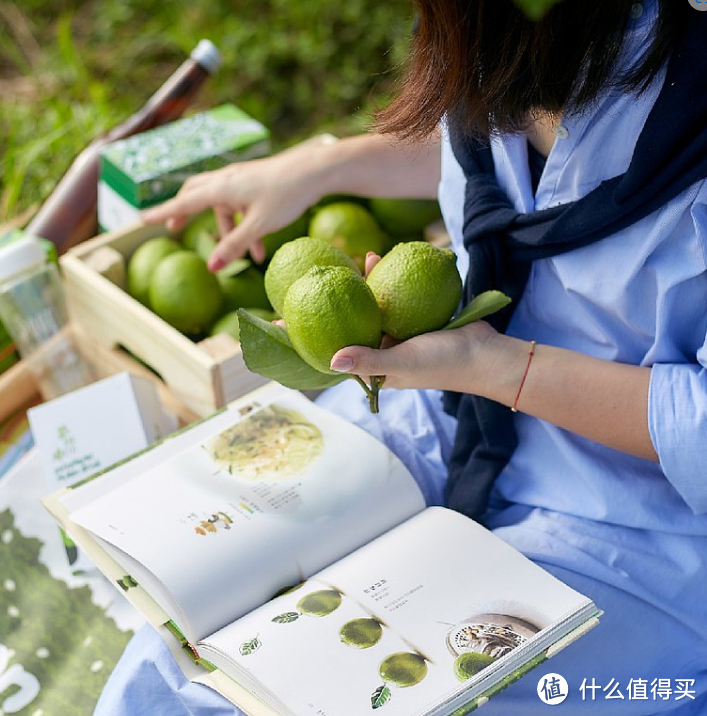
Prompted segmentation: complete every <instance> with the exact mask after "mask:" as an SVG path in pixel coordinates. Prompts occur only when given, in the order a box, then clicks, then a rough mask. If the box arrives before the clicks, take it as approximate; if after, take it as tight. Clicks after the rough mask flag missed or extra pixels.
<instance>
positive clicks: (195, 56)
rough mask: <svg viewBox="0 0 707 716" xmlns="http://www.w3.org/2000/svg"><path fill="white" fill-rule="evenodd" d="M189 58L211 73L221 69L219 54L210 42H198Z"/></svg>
mask: <svg viewBox="0 0 707 716" xmlns="http://www.w3.org/2000/svg"><path fill="white" fill-rule="evenodd" d="M190 57H191V58H192V60H196V61H197V62H198V63H199V64H200V65H201V66H202V67H203V68H204V69H206V70H208V71H209V72H212V73H213V72H216V70H217V69H218V68H219V67H221V53H220V52H219V50H218V47H216V45H214V43H213V42H211V40H200V41H199V44H198V45H197V46H196V47H195V48H194V49H193V50H192V53H191V55H190Z"/></svg>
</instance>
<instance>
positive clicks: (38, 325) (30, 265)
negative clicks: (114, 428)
mask: <svg viewBox="0 0 707 716" xmlns="http://www.w3.org/2000/svg"><path fill="white" fill-rule="evenodd" d="M0 320H1V321H2V323H4V324H5V328H6V329H7V332H8V333H9V334H10V336H11V337H12V338H13V340H14V341H15V345H16V346H17V350H18V351H19V353H20V356H21V357H22V358H23V359H24V361H25V363H26V364H27V367H28V368H29V370H30V371H31V372H32V373H33V374H34V376H35V378H36V381H37V386H38V387H39V390H40V392H41V393H42V396H43V397H44V399H45V400H51V399H53V398H56V397H58V396H60V395H63V394H64V393H68V392H70V391H72V390H76V389H77V388H81V387H82V386H84V385H88V384H89V383H92V382H93V381H94V380H95V379H96V378H97V375H96V372H95V370H94V368H93V366H91V365H90V363H88V362H87V361H86V359H85V358H84V357H83V356H82V355H81V352H80V351H79V349H78V346H77V345H76V342H75V340H74V337H73V334H72V332H71V329H70V327H69V323H68V313H67V309H66V301H65V299H64V292H63V288H62V285H61V280H60V278H59V270H58V267H57V265H56V264H55V263H54V262H51V261H49V259H48V257H47V252H46V250H45V249H44V248H43V247H42V245H41V243H40V242H39V240H38V239H36V238H34V237H32V236H27V237H25V238H23V239H20V240H19V241H15V242H14V243H12V244H9V245H7V246H5V247H3V248H2V249H0Z"/></svg>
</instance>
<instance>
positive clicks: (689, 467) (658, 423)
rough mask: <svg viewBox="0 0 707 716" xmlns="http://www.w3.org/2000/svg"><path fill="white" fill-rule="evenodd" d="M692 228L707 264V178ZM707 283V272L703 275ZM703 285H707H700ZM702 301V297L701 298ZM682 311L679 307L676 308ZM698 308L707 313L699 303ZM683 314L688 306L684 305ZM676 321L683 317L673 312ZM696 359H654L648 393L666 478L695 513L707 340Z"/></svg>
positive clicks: (702, 451) (706, 406)
mask: <svg viewBox="0 0 707 716" xmlns="http://www.w3.org/2000/svg"><path fill="white" fill-rule="evenodd" d="M690 218H691V220H692V221H691V223H692V227H691V228H694V231H695V232H696V234H697V239H698V242H697V246H698V247H699V249H700V250H701V253H702V256H701V257H697V256H695V259H696V261H702V264H703V265H707V182H704V183H703V185H702V187H701V189H700V192H699V194H698V196H697V200H696V201H695V203H694V204H693V205H692V207H691V210H690ZM699 280H701V281H702V282H706V281H707V272H703V273H702V275H701V276H700V279H699ZM702 288H703V289H704V286H703V287H702ZM700 295H704V293H703V292H702V294H699V293H698V294H692V295H691V294H689V293H688V294H686V295H685V296H684V297H683V300H688V302H690V299H691V298H694V300H696V301H699V298H698V296H700ZM699 302H700V303H701V301H699ZM673 309H674V310H680V306H674V307H673ZM698 310H699V311H706V312H707V306H701V307H699V308H698ZM683 313H685V314H688V315H689V313H688V309H687V307H686V306H683ZM673 319H674V320H675V321H676V322H677V321H678V320H679V319H678V317H676V316H673ZM700 340H701V341H703V342H702V346H701V347H700V348H699V349H698V350H697V352H696V355H695V357H694V361H693V362H689V363H684V364H681V363H656V364H655V365H654V366H653V368H652V371H651V379H650V389H649V394H648V429H649V431H650V436H651V440H652V441H653V446H654V448H655V451H656V452H657V453H658V457H659V459H660V465H661V467H662V469H663V472H664V473H665V476H666V477H667V478H668V480H669V481H670V482H671V484H672V485H673V487H675V489H676V490H677V491H678V492H679V493H680V495H681V497H682V498H683V499H684V500H685V502H686V503H687V504H688V506H689V507H690V508H691V509H692V511H693V512H694V513H695V514H698V515H699V514H704V513H707V339H705V338H704V335H703V336H699V337H698V338H697V339H696V342H697V343H698V344H699V342H700Z"/></svg>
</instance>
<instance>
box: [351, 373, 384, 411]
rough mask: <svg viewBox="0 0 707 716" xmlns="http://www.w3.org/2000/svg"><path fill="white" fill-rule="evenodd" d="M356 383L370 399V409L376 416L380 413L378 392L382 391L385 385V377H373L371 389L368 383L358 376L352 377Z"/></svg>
mask: <svg viewBox="0 0 707 716" xmlns="http://www.w3.org/2000/svg"><path fill="white" fill-rule="evenodd" d="M352 377H353V378H354V379H355V380H356V382H357V383H358V384H359V385H360V386H361V387H362V388H363V390H364V391H365V393H366V396H367V397H368V407H369V408H370V410H371V412H372V413H373V414H374V415H375V414H376V413H377V412H378V391H379V390H380V388H381V386H382V385H383V381H384V380H385V376H384V375H374V376H371V387H370V388H369V387H368V384H367V383H366V381H365V380H363V378H361V377H360V376H358V375H354V376H352Z"/></svg>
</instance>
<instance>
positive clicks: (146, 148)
mask: <svg viewBox="0 0 707 716" xmlns="http://www.w3.org/2000/svg"><path fill="white" fill-rule="evenodd" d="M269 140H270V133H269V131H268V130H267V129H266V128H265V127H264V126H263V125H262V124H261V123H260V122H258V121H256V120H255V119H253V118H252V117H250V116H249V115H248V114H246V113H245V112H244V111H243V110H241V109H239V108H238V107H236V106H235V105H232V104H224V105H221V106H220V107H216V108H214V109H212V110H209V111H208V112H202V113H200V114H196V115H194V116H192V117H187V118H185V119H180V120H177V121H176V122H171V123H169V124H166V125H164V126H162V127H157V128H156V129H151V130H149V131H147V132H143V133H141V134H137V135H134V136H132V137H129V138H127V139H122V140H120V141H117V142H113V143H112V144H109V145H108V146H107V147H105V149H104V150H103V151H102V153H101V176H100V181H99V184H98V222H99V224H100V226H101V228H102V229H104V230H107V231H115V230H116V229H119V228H122V227H123V226H127V225H129V224H131V223H134V222H135V221H136V220H137V217H138V212H139V211H140V210H141V209H144V208H147V207H148V206H153V205H154V204H158V203H160V202H162V201H165V200H166V199H169V198H170V197H171V196H174V195H175V194H176V193H177V191H179V188H180V187H181V186H182V184H183V183H184V181H185V180H186V179H188V178H189V177H190V176H192V175H193V174H198V173H199V172H203V171H210V170H213V169H219V168H220V167H223V166H225V165H227V164H231V163H232V162H239V161H245V160H247V159H254V158H256V157H262V156H264V155H266V154H267V153H268V152H269V150H270V141H269Z"/></svg>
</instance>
